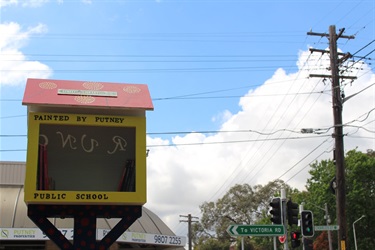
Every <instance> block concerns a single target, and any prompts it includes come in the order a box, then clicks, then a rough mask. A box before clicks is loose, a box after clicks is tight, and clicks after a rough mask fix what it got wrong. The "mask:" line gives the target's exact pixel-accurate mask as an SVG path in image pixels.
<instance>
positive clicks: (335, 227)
mask: <svg viewBox="0 0 375 250" xmlns="http://www.w3.org/2000/svg"><path fill="white" fill-rule="evenodd" d="M314 230H315V231H334V230H339V226H338V225H330V226H314Z"/></svg>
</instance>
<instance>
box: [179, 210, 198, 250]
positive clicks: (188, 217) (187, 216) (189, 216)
mask: <svg viewBox="0 0 375 250" xmlns="http://www.w3.org/2000/svg"><path fill="white" fill-rule="evenodd" d="M180 217H184V218H187V220H180V222H187V223H188V238H189V243H188V244H189V250H192V249H193V248H192V242H191V239H192V235H191V223H192V222H198V221H196V220H193V219H198V217H194V216H191V214H188V215H180Z"/></svg>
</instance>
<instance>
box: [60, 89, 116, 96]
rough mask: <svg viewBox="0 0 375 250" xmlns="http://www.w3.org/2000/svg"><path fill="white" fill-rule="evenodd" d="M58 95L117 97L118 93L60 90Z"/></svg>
mask: <svg viewBox="0 0 375 250" xmlns="http://www.w3.org/2000/svg"><path fill="white" fill-rule="evenodd" d="M57 94H59V95H87V96H106V97H117V92H115V91H100V90H81V89H58V90H57Z"/></svg>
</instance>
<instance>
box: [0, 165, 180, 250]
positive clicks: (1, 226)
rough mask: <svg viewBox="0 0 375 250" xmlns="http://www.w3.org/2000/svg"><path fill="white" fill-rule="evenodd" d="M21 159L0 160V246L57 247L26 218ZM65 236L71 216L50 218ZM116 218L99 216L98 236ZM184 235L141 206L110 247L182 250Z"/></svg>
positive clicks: (70, 235) (6, 248)
mask: <svg viewBox="0 0 375 250" xmlns="http://www.w3.org/2000/svg"><path fill="white" fill-rule="evenodd" d="M25 168H26V164H25V163H24V162H0V249H4V250H9V249H12V250H16V249H22V250H31V249H33V250H34V249H35V250H36V249H50V250H55V249H59V248H58V247H57V246H56V245H55V244H54V243H53V242H52V241H50V240H49V239H48V238H47V237H46V236H45V235H44V234H43V232H42V231H41V230H40V229H39V228H38V227H37V226H36V225H35V224H34V223H33V222H32V221H31V220H30V219H29V218H28V216H27V206H26V204H25V202H24V190H23V186H24V180H25ZM50 221H51V222H52V223H53V224H54V225H55V226H56V227H57V228H58V229H59V230H60V231H62V232H63V234H64V235H65V236H66V238H68V239H73V228H74V225H73V223H74V221H73V219H71V218H50ZM118 221H119V219H101V218H100V219H98V221H97V239H100V238H102V237H103V236H104V235H105V234H106V233H107V232H108V231H109V230H110V229H112V228H113V227H114V226H115V225H116V224H117V222H118ZM185 244H186V237H184V236H176V235H175V234H174V233H173V232H172V230H171V229H170V228H168V227H167V225H166V224H165V223H164V222H163V221H162V220H161V219H160V218H159V217H158V216H157V215H156V214H154V213H153V212H152V211H150V210H149V209H147V208H145V207H143V210H142V217H140V218H139V219H138V220H137V221H136V222H135V223H133V224H132V225H131V226H130V228H129V229H128V230H127V231H126V232H125V233H124V234H122V236H121V237H120V238H119V239H118V240H117V241H116V243H114V244H113V245H112V246H111V248H110V250H125V249H133V248H141V249H168V250H183V249H184V248H183V246H184V245H185Z"/></svg>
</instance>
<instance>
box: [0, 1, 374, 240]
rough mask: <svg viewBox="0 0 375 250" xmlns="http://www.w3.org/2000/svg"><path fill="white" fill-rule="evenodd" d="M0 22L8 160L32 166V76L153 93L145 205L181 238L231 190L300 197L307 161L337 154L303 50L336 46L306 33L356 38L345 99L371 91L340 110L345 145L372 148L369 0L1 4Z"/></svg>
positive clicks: (322, 85)
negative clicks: (284, 191)
mask: <svg viewBox="0 0 375 250" xmlns="http://www.w3.org/2000/svg"><path fill="white" fill-rule="evenodd" d="M0 19H1V24H0V25H1V30H0V33H1V34H2V35H1V38H0V48H1V52H0V53H1V57H0V63H1V64H0V69H1V71H0V72H1V75H0V87H1V89H0V91H1V95H0V105H1V114H0V119H1V120H0V122H1V123H0V126H1V127H0V128H1V129H0V131H1V133H0V135H1V137H0V139H1V142H0V160H2V161H25V159H26V157H25V156H26V141H27V138H26V136H25V135H26V134H27V124H26V114H27V110H26V107H24V106H22V105H21V100H22V97H23V91H24V86H25V82H26V79H27V78H29V77H34V78H49V79H66V80H84V81H97V82H119V83H142V84H147V85H148V87H149V89H150V92H151V97H152V98H153V103H154V107H155V110H154V111H150V112H147V132H148V133H149V135H148V145H149V148H150V150H151V151H150V155H149V157H148V187H149V191H148V203H147V204H146V206H148V207H149V208H151V209H152V210H153V211H154V212H156V213H157V214H158V215H159V216H161V217H162V218H163V219H164V221H165V222H166V223H167V224H168V225H169V226H170V227H171V228H172V230H175V232H176V233H177V234H180V235H183V234H185V233H186V232H185V229H186V225H184V224H183V223H178V221H179V217H178V215H179V214H188V213H191V214H194V215H197V216H199V208H198V206H199V205H200V204H201V203H202V202H204V201H211V200H212V201H213V200H215V199H217V198H218V197H220V196H222V195H223V194H224V193H225V191H226V190H227V188H229V187H230V186H232V185H234V184H236V183H249V184H251V185H255V184H266V183H267V182H268V181H270V180H273V179H275V178H278V177H281V179H283V180H284V181H288V184H290V185H292V186H294V187H297V188H300V189H303V187H304V184H305V183H306V178H307V177H308V173H307V171H308V164H309V163H310V162H312V161H314V160H316V159H329V158H332V152H331V150H332V147H333V142H332V140H331V139H330V136H329V135H330V133H332V130H329V129H330V127H331V126H332V123H333V120H332V110H331V99H330V81H329V79H327V80H326V81H323V79H315V78H309V77H308V76H309V74H310V73H317V72H320V73H322V72H324V73H326V71H325V68H327V67H328V66H329V60H328V58H327V55H321V54H319V53H312V54H311V53H310V52H309V51H308V48H309V47H313V48H317V49H327V48H328V40H327V38H326V37H318V36H308V35H307V32H308V31H314V32H319V33H328V28H329V26H330V25H335V26H336V29H337V32H339V29H341V28H345V32H344V33H343V34H344V35H355V39H351V40H348V39H339V41H338V48H339V49H340V50H341V51H343V52H350V53H352V54H354V53H356V52H357V54H355V55H356V57H355V58H354V59H353V60H354V62H355V64H354V66H353V63H354V62H348V64H347V65H346V66H348V67H349V69H350V71H345V72H344V74H347V75H355V76H357V77H358V79H357V80H356V81H354V82H352V83H351V82H347V81H346V82H343V83H342V84H343V91H344V92H345V95H346V96H350V95H352V94H355V93H357V92H360V91H361V90H363V89H366V90H365V91H363V92H360V94H358V95H357V96H356V97H353V98H352V99H351V100H350V101H348V102H347V103H345V107H344V114H343V119H344V122H347V123H348V126H347V127H346V128H345V129H347V131H346V132H347V133H348V136H347V137H345V149H346V150H350V149H353V148H355V147H358V149H359V150H363V151H364V150H366V149H369V148H372V149H375V138H374V131H375V123H374V113H375V112H373V111H372V110H373V109H374V108H375V103H374V102H375V101H374V100H375V92H374V91H375V87H374V86H373V84H374V83H375V76H374V70H373V66H372V64H373V59H370V58H373V57H374V52H373V50H374V48H375V47H374V46H375V45H374V43H372V42H374V39H375V2H374V1H368V0H363V1H331V0H328V1H326V0H325V1H304V0H301V1H267V0H266V1H253V0H247V1H246V0H243V1H240V0H238V1H229V0H225V1H220V0H217V1H209V0H201V1H198V0H196V1H193V0H186V1H177V0H176V1H163V0H159V1H151V0H149V1H146V0H144V1H142V0H139V1H132V0H128V1H121V0H118V1H115V0H103V1H95V0H92V1H88V0H86V1H78V0H77V1H72V0H69V1H68V0H64V1H63V0H60V1H53V0H50V1H48V0H44V1H43V0H39V1H38V0H34V1H27V0H24V1H17V0H13V1H6V0H5V1H4V0H3V1H0ZM361 57H365V58H361ZM304 127H312V128H318V129H319V128H323V129H325V131H326V133H323V134H320V135H318V134H313V135H302V134H300V133H299V131H300V129H301V128H304ZM242 130H247V131H253V132H248V133H240V132H239V131H242ZM193 131H194V132H196V133H191V132H193ZM204 131H211V133H204ZM225 131H232V132H231V133H229V132H225ZM174 132H180V133H174ZM155 133H157V134H155ZM304 136H305V137H306V138H305V139H301V137H303V138H304ZM310 137H312V138H310ZM243 140H247V142H243ZM235 141H242V142H237V143H235ZM229 142H230V143H229ZM170 144H173V145H174V146H166V145H170ZM181 144H188V145H187V146H182V145H181ZM191 144H193V145H191ZM161 145H164V146H161Z"/></svg>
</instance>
